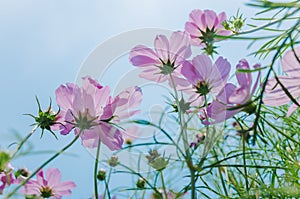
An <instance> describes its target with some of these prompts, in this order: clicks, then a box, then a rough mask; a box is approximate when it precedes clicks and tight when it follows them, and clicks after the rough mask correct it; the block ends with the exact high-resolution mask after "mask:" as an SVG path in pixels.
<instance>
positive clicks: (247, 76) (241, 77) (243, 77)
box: [236, 59, 252, 87]
mask: <svg viewBox="0 0 300 199" xmlns="http://www.w3.org/2000/svg"><path fill="white" fill-rule="evenodd" d="M236 69H237V72H236V78H237V80H238V83H239V85H241V86H246V87H249V86H251V84H252V75H251V73H249V72H248V73H245V72H238V69H246V70H249V69H250V67H249V64H248V62H247V60H245V59H242V60H240V61H239V63H238V64H237V66H236Z"/></svg>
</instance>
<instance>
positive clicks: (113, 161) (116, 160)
mask: <svg viewBox="0 0 300 199" xmlns="http://www.w3.org/2000/svg"><path fill="white" fill-rule="evenodd" d="M107 163H108V164H109V166H111V167H115V166H117V165H118V164H119V158H118V156H116V155H113V156H111V158H110V159H109V160H108V161H107Z"/></svg>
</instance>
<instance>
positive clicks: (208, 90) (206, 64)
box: [181, 55, 230, 106]
mask: <svg viewBox="0 0 300 199" xmlns="http://www.w3.org/2000/svg"><path fill="white" fill-rule="evenodd" d="M229 72H230V63H229V62H228V61H227V60H226V59H224V58H223V57H219V58H218V59H217V61H216V62H215V63H212V61H211V59H210V58H209V57H208V56H207V55H198V56H196V57H194V59H193V60H192V61H191V62H190V61H185V62H184V63H183V67H182V69H181V74H182V75H183V76H184V77H185V78H186V79H187V81H188V82H189V83H190V84H191V85H192V88H190V89H189V90H187V92H190V91H191V90H192V91H193V94H192V97H191V99H197V98H199V97H200V96H204V95H207V94H214V93H218V92H219V91H220V90H221V89H222V88H223V87H224V86H225V84H226V81H227V79H228V75H229ZM191 99H190V100H191ZM198 106H199V104H198Z"/></svg>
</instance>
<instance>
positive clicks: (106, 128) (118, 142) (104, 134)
mask: <svg viewBox="0 0 300 199" xmlns="http://www.w3.org/2000/svg"><path fill="white" fill-rule="evenodd" d="M99 127H100V128H99V130H100V132H101V133H100V139H101V141H102V142H103V143H104V144H105V145H106V146H108V148H109V149H110V150H112V151H113V150H119V149H121V148H122V145H123V142H124V140H123V137H122V134H121V132H120V130H118V129H117V128H116V127H114V126H112V125H109V124H106V123H101V125H100V126H99Z"/></svg>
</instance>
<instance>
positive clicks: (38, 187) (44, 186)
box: [21, 168, 76, 199]
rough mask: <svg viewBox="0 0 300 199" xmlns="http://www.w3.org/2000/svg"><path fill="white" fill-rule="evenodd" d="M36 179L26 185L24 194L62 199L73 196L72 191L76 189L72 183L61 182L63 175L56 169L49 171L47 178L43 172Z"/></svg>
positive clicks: (23, 190)
mask: <svg viewBox="0 0 300 199" xmlns="http://www.w3.org/2000/svg"><path fill="white" fill-rule="evenodd" d="M36 177H37V179H36V180H34V179H31V180H29V181H28V182H27V183H26V184H25V185H24V187H23V188H22V189H21V192H22V193H23V194H25V195H35V196H39V197H43V198H52V199H60V198H62V196H69V195H71V193H72V192H71V189H73V188H75V187H76V185H75V183H74V182H72V181H64V182H60V180H61V173H60V171H59V170H58V169H55V168H49V169H47V171H46V178H44V173H43V171H42V170H40V171H39V172H38V173H37V175H36Z"/></svg>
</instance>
